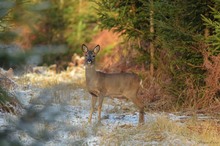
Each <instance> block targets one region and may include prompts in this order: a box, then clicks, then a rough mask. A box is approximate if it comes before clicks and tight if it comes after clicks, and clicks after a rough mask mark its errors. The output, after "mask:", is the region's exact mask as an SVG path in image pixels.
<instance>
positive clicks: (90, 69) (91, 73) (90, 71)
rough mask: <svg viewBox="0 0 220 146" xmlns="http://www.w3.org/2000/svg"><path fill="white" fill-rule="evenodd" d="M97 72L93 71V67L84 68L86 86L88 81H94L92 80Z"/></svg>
mask: <svg viewBox="0 0 220 146" xmlns="http://www.w3.org/2000/svg"><path fill="white" fill-rule="evenodd" d="M96 75H97V72H96V70H95V65H92V66H86V82H87V84H88V83H89V82H90V81H94V78H95V77H96Z"/></svg>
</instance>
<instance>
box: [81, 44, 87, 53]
mask: <svg viewBox="0 0 220 146" xmlns="http://www.w3.org/2000/svg"><path fill="white" fill-rule="evenodd" d="M82 51H83V52H84V53H87V52H88V47H87V46H86V45H85V44H82Z"/></svg>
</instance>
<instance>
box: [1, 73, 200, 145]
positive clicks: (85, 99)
mask: <svg viewBox="0 0 220 146" xmlns="http://www.w3.org/2000/svg"><path fill="white" fill-rule="evenodd" d="M79 74H80V75H79ZM23 78H26V79H27V78H28V81H26V82H25V83H23V82H21V83H20V84H19V88H17V89H15V91H14V93H15V95H16V96H17V98H18V99H19V101H20V102H21V103H22V104H23V106H24V108H25V110H24V111H23V114H22V115H21V116H15V115H11V114H8V113H0V130H1V134H4V136H0V145H7V143H8V144H9V143H10V144H11V145H13V144H12V142H17V143H20V144H21V145H25V146H30V145H45V146H75V145H76V146H77V145H88V146H96V145H195V144H196V143H195V142H194V141H191V140H188V139H185V138H182V137H178V136H177V135H175V134H170V133H166V132H165V135H167V136H164V137H166V138H160V137H157V136H156V137H157V138H156V139H155V138H154V139H149V137H147V136H146V133H150V132H149V131H145V130H144V129H143V128H145V126H144V125H143V127H141V126H138V112H137V109H136V108H135V107H134V106H133V104H132V103H131V102H129V101H124V100H118V99H109V98H105V100H104V104H103V110H102V123H101V124H97V112H95V113H94V114H93V119H92V123H91V124H88V122H87V120H88V116H89V111H90V102H91V101H90V98H91V96H90V95H89V94H88V92H87V91H86V89H84V88H83V87H82V86H79V84H78V83H79V82H81V80H84V75H83V72H78V73H77V72H76V71H74V72H70V73H69V74H68V75H67V76H66V74H65V76H62V73H61V75H54V74H42V75H38V76H36V75H33V74H28V75H26V77H23ZM49 78H56V81H55V84H51V85H50V83H48V85H45V86H43V85H41V84H44V83H43V82H47V79H49ZM68 78H71V79H68ZM33 81H34V82H35V83H33ZM48 82H49V81H48ZM82 82H83V81H82ZM53 83H54V82H53ZM161 117H165V118H167V119H169V120H171V121H174V122H177V123H179V124H182V123H181V122H179V121H181V120H182V119H187V118H189V116H184V115H177V114H171V113H146V115H145V122H146V124H145V125H148V124H149V125H150V124H152V123H154V122H155V121H157V120H158V119H160V118H161ZM202 117H204V116H202ZM138 128H142V129H140V130H138ZM132 129H133V131H134V132H135V131H140V132H137V133H132ZM146 129H147V128H146ZM120 132H121V133H120ZM129 133H130V135H132V134H133V135H134V137H131V138H130V139H128V138H127V137H128V135H126V134H129ZM117 135H119V136H121V135H122V136H121V137H122V138H121V137H120V138H119V140H121V141H117V140H116V139H115V136H117ZM123 136H124V137H123ZM144 136H145V137H144ZM151 136H152V135H151ZM111 137H112V139H111ZM153 137H155V136H153Z"/></svg>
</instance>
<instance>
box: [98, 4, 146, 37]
mask: <svg viewBox="0 0 220 146" xmlns="http://www.w3.org/2000/svg"><path fill="white" fill-rule="evenodd" d="M148 3H149V2H148V1H143V0H138V1H137V0H130V1H128V0H126V1H123V0H112V1H109V0H100V1H97V2H96V4H97V5H98V6H99V7H98V9H97V13H98V16H99V20H100V22H101V24H100V25H101V27H102V28H103V29H104V28H105V29H113V30H114V31H115V32H120V33H121V34H122V35H126V36H127V37H128V38H144V37H146V36H149V29H148V28H149V5H148Z"/></svg>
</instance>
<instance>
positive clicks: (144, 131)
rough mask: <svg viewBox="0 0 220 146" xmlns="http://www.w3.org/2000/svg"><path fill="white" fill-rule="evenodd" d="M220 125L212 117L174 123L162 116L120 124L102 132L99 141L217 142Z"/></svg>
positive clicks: (126, 143)
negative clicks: (135, 124)
mask: <svg viewBox="0 0 220 146" xmlns="http://www.w3.org/2000/svg"><path fill="white" fill-rule="evenodd" d="M219 128H220V125H219V124H217V123H216V122H213V121H206V122H201V121H198V120H190V121H187V122H186V123H176V122H174V121H172V120H169V119H168V118H166V117H158V118H157V119H156V120H155V121H154V122H149V123H146V124H144V125H142V126H138V127H134V126H131V125H124V126H121V127H117V128H116V130H115V131H113V132H111V133H105V132H103V135H104V136H103V138H102V140H101V145H199V144H208V145H218V144H220V139H219V137H220V132H219V131H220V129H219Z"/></svg>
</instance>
